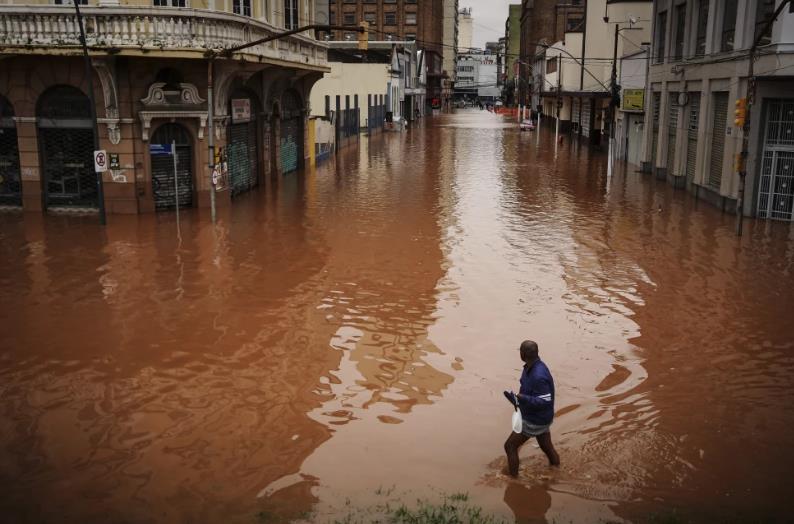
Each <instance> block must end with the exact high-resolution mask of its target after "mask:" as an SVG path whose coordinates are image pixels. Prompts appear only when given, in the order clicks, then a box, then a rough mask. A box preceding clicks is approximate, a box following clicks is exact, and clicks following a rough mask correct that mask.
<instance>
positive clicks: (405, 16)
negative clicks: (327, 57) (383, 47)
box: [329, 0, 445, 108]
mask: <svg viewBox="0 0 794 524" xmlns="http://www.w3.org/2000/svg"><path fill="white" fill-rule="evenodd" d="M329 11H330V15H329V16H330V19H331V24H333V25H349V26H351V30H350V31H337V32H336V34H335V35H334V36H333V38H332V39H336V40H355V39H356V38H357V35H356V32H355V27H357V26H358V25H359V24H360V23H361V22H362V21H367V22H368V23H369V28H370V29H369V37H370V39H372V40H386V41H388V40H405V41H410V40H416V42H417V44H418V46H419V48H420V49H421V50H422V51H423V52H424V53H423V55H424V65H425V67H426V70H427V82H428V85H427V103H428V105H429V106H432V107H433V108H441V107H442V105H443V88H444V85H443V83H444V82H443V80H444V78H445V76H444V65H443V58H444V54H443V49H444V1H442V0H331V2H330V5H329Z"/></svg>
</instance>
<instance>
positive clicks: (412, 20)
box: [405, 13, 416, 25]
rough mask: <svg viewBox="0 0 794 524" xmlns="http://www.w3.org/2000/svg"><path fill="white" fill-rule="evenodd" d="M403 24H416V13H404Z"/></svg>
mask: <svg viewBox="0 0 794 524" xmlns="http://www.w3.org/2000/svg"><path fill="white" fill-rule="evenodd" d="M405 24H406V25H416V13H405Z"/></svg>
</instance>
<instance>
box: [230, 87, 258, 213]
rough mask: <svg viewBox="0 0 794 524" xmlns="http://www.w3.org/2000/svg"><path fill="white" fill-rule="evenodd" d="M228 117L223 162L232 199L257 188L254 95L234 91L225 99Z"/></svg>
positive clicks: (256, 139)
mask: <svg viewBox="0 0 794 524" xmlns="http://www.w3.org/2000/svg"><path fill="white" fill-rule="evenodd" d="M229 114H230V115H231V119H230V121H229V127H228V129H227V137H228V143H227V146H226V151H227V156H226V158H227V162H228V166H229V185H230V187H231V195H232V197H234V196H237V195H239V194H241V193H245V192H247V191H249V190H251V189H253V188H254V187H256V186H257V185H258V184H259V143H260V140H259V136H258V131H257V130H258V127H259V126H258V118H257V116H258V114H259V105H258V103H257V100H256V97H255V95H253V94H252V93H250V92H249V91H248V90H246V89H237V90H236V91H234V92H233V93H232V95H231V96H230V97H229Z"/></svg>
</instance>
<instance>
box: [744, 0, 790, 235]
mask: <svg viewBox="0 0 794 524" xmlns="http://www.w3.org/2000/svg"><path fill="white" fill-rule="evenodd" d="M790 3H791V0H783V1H782V2H781V3H780V5H779V6H777V9H776V10H775V12H774V14H773V15H772V17H771V18H770V19H769V20H767V22H766V25H764V28H763V29H762V30H761V32H760V33H758V36H757V37H755V39H754V40H753V45H752V46H751V47H750V57H749V64H748V65H747V85H746V86H745V95H744V97H745V107H744V112H745V116H744V118H743V121H742V122H741V123H742V126H741V127H742V151H741V153H739V155H738V156H737V158H736V168H737V169H736V171H737V172H738V174H739V193H738V195H737V198H736V235H737V236H742V224H743V221H744V188H745V182H746V178H747V155H748V154H749V149H750V118H751V114H752V108H753V104H754V103H755V53H756V50H757V49H758V44H759V43H760V42H761V39H762V38H763V37H764V36H765V35H766V34H767V32H768V31H769V29H770V28H771V27H772V24H773V23H774V22H775V20H777V17H778V16H780V13H781V12H782V11H783V8H784V7H785V6H786V5H788V4H790ZM737 102H738V100H737ZM737 116H738V115H737Z"/></svg>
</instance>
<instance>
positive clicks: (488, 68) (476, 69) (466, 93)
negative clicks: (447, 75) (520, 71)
mask: <svg viewBox="0 0 794 524" xmlns="http://www.w3.org/2000/svg"><path fill="white" fill-rule="evenodd" d="M496 61H497V55H496V54H495V53H492V52H491V51H490V50H486V51H476V50H474V51H472V52H471V53H465V54H460V55H458V72H457V74H458V81H457V83H456V84H455V98H457V99H465V100H469V101H481V102H494V101H496V99H498V98H499V97H500V96H501V89H500V88H499V86H498V80H497V64H496Z"/></svg>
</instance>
